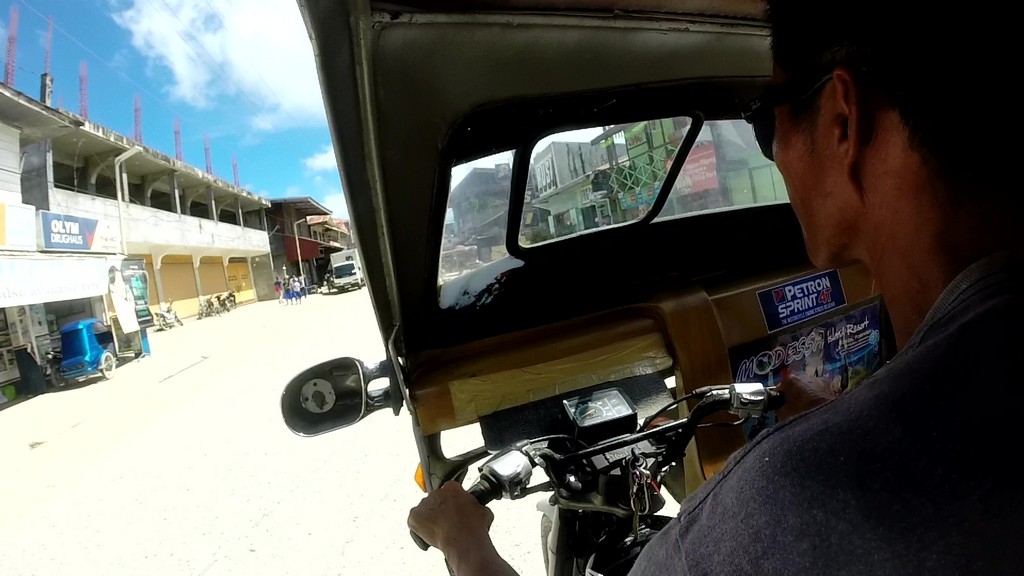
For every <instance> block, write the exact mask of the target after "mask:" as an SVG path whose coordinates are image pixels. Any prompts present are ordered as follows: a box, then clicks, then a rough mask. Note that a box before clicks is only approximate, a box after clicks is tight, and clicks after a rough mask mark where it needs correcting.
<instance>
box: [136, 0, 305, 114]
mask: <svg viewBox="0 0 1024 576" xmlns="http://www.w3.org/2000/svg"><path fill="white" fill-rule="evenodd" d="M152 3H153V0H150V4H151V5H152ZM160 3H161V4H163V5H164V8H166V9H167V12H168V13H169V14H170V15H171V16H173V17H174V19H175V20H177V21H178V24H181V29H182V30H183V31H184V32H185V34H187V35H188V36H189V38H191V39H192V41H193V42H195V43H196V44H197V45H198V46H199V48H200V49H201V50H202V51H203V53H205V54H206V57H207V60H208V62H209V63H210V64H212V65H215V66H216V67H217V68H219V69H220V71H221V73H222V74H223V75H224V77H225V78H230V77H231V74H229V73H228V71H227V69H225V68H224V65H223V64H222V63H221V62H220V60H218V59H217V58H214V56H213V54H211V53H210V51H209V50H208V49H207V48H206V45H204V44H203V42H202V41H201V40H200V39H198V38H196V36H195V35H194V34H192V33H191V32H189V30H188V26H187V25H186V24H185V22H184V21H182V19H181V18H180V17H179V16H178V14H177V13H176V12H175V11H174V10H173V9H172V8H171V6H170V5H169V4H168V3H167V0H160ZM206 5H207V6H208V7H209V8H211V9H213V6H210V3H209V2H207V3H206ZM214 17H215V18H217V20H218V21H219V22H220V25H221V27H222V28H224V29H227V27H226V26H225V25H224V21H223V20H222V19H221V18H220V15H219V14H217V13H216V11H215V14H214ZM175 33H177V34H178V37H179V38H181V41H182V42H184V43H185V45H186V46H187V47H188V48H189V50H191V51H192V52H193V53H194V54H195V55H196V56H199V53H198V52H196V51H195V48H194V47H193V46H192V45H191V44H190V43H189V42H188V41H187V40H185V38H184V37H183V36H182V35H181V33H179V32H178V31H175ZM200 58H201V56H200ZM256 74H257V76H259V72H257V73H256ZM260 78H261V79H262V76H260ZM263 83H264V84H266V80H263ZM267 88H270V86H269V85H267ZM240 92H241V94H242V96H243V97H244V98H245V99H246V100H248V101H249V103H250V104H252V105H253V106H255V107H256V108H261V105H260V103H259V102H256V101H255V100H254V99H253V98H252V97H251V96H250V95H249V94H248V93H247V92H246V91H245V90H240ZM271 93H272V94H273V89H271ZM274 97H275V98H276V97H277V95H276V94H274ZM278 104H279V105H280V101H279V102H278ZM281 109H282V110H284V112H285V114H288V116H289V117H290V118H291V120H292V122H295V123H297V121H296V120H295V118H292V117H291V114H290V113H289V112H288V111H287V110H286V109H285V108H284V107H283V106H281Z"/></svg>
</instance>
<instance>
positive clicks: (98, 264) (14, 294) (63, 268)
mask: <svg viewBox="0 0 1024 576" xmlns="http://www.w3.org/2000/svg"><path fill="white" fill-rule="evenodd" d="M110 262H111V261H110V260H108V259H107V258H104V257H91V256H65V257H61V256H56V255H48V256H41V255H25V256H21V255H16V256H15V255H8V256H0V308H7V307H9V306H21V305H25V304H37V303H45V302H59V301H62V300H77V299H79V298H89V297H92V296H101V295H103V294H104V293H106V292H107V269H108V268H109V263H110Z"/></svg>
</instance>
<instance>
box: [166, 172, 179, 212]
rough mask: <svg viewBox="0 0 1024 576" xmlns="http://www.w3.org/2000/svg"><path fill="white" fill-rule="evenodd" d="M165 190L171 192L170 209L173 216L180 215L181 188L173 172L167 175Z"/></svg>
mask: <svg viewBox="0 0 1024 576" xmlns="http://www.w3.org/2000/svg"><path fill="white" fill-rule="evenodd" d="M167 189H168V190H170V191H171V208H172V209H174V213H175V214H181V187H180V186H179V185H178V175H177V174H176V173H174V172H169V173H168V174H167Z"/></svg>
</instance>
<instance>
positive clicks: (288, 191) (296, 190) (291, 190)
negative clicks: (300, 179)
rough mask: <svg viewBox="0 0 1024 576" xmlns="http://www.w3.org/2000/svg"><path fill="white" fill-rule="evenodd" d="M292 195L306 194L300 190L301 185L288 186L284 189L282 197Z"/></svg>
mask: <svg viewBox="0 0 1024 576" xmlns="http://www.w3.org/2000/svg"><path fill="white" fill-rule="evenodd" d="M292 196H308V194H305V193H304V192H303V190H302V187H301V186H289V187H287V188H285V189H284V197H285V198H290V197H292Z"/></svg>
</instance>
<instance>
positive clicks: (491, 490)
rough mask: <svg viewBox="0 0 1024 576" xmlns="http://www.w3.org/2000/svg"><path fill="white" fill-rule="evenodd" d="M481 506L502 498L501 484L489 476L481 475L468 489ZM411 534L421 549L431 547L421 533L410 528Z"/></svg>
mask: <svg viewBox="0 0 1024 576" xmlns="http://www.w3.org/2000/svg"><path fill="white" fill-rule="evenodd" d="M467 492H469V494H470V495H471V496H473V498H476V501H477V502H479V503H480V505H481V506H487V505H488V504H490V503H491V502H492V501H494V500H498V499H499V498H501V486H499V485H498V483H497V482H495V481H494V480H492V479H491V478H489V477H487V476H481V477H480V478H479V479H478V480H477V481H476V482H474V483H473V485H472V486H470V487H469V490H467ZM409 536H412V541H413V542H415V543H416V545H417V546H419V548H420V550H427V549H429V548H430V544H427V542H426V540H424V539H423V538H420V535H419V534H417V533H415V532H413V531H412V530H409Z"/></svg>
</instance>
